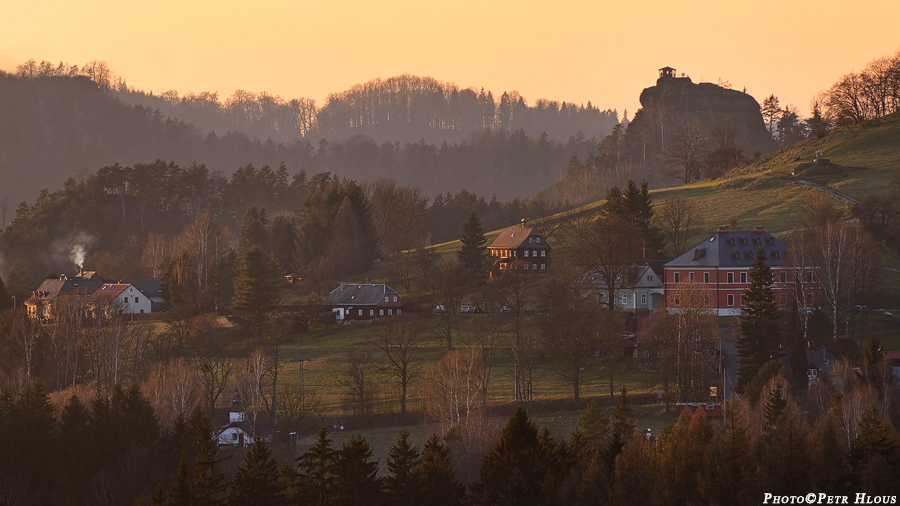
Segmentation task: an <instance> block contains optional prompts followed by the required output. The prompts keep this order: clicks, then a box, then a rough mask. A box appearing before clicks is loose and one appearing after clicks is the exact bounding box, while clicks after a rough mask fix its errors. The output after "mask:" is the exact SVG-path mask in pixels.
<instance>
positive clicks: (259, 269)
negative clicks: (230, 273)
mask: <svg viewBox="0 0 900 506" xmlns="http://www.w3.org/2000/svg"><path fill="white" fill-rule="evenodd" d="M280 287H281V282H280V279H279V274H278V271H277V270H276V268H275V265H274V262H273V261H272V258H271V257H270V256H269V254H268V253H266V252H265V251H264V250H263V249H262V248H261V247H260V246H249V247H248V248H247V249H246V250H245V251H244V252H243V253H241V256H240V259H239V260H238V263H237V266H236V268H235V277H234V298H233V299H232V301H231V311H232V314H233V315H234V316H235V317H236V319H238V321H240V322H241V323H244V324H245V325H247V326H249V327H251V328H253V329H254V330H256V331H257V332H260V331H261V328H262V325H263V323H265V321H266V317H267V315H268V314H269V313H271V312H272V311H273V310H274V309H275V307H276V306H277V305H278V302H279V301H280V299H281V292H280Z"/></svg>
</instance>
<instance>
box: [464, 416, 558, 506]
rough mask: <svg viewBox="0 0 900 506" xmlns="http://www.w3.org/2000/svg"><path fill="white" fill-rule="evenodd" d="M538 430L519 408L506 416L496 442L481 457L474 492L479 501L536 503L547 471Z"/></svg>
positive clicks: (511, 505) (516, 504)
mask: <svg viewBox="0 0 900 506" xmlns="http://www.w3.org/2000/svg"><path fill="white" fill-rule="evenodd" d="M548 457H549V455H545V454H544V452H543V448H542V447H541V444H540V441H539V439H538V432H537V429H536V428H535V426H534V424H533V423H532V422H531V420H529V419H528V414H527V413H526V412H525V410H524V409H523V408H518V409H516V412H515V413H513V415H512V416H511V417H510V418H509V421H508V422H507V423H506V427H504V428H503V434H502V435H501V436H500V440H499V441H497V444H496V445H495V446H494V447H493V448H492V449H491V450H490V451H489V452H488V453H487V455H485V456H484V458H482V459H481V471H480V473H479V475H480V481H479V483H478V484H477V488H476V490H477V492H478V496H479V500H480V502H481V504H485V505H498V506H499V505H509V506H522V505H528V504H537V503H538V499H539V497H540V493H541V487H542V485H543V483H544V479H545V477H546V474H547V459H548Z"/></svg>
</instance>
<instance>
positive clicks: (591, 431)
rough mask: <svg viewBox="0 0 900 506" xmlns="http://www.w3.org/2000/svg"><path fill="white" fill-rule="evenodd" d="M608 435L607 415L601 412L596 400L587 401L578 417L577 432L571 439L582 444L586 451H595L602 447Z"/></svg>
mask: <svg viewBox="0 0 900 506" xmlns="http://www.w3.org/2000/svg"><path fill="white" fill-rule="evenodd" d="M608 435H609V417H607V416H606V415H604V414H603V412H602V411H601V410H600V409H599V408H598V407H597V403H596V402H594V401H591V402H589V403H588V405H587V409H585V410H584V414H582V415H581V418H579V419H578V432H576V433H575V437H574V438H573V439H576V440H577V441H578V442H579V443H580V444H583V445H584V447H585V450H586V451H587V452H597V451H600V450H601V449H602V448H603V444H604V443H605V442H606V437H607V436H608Z"/></svg>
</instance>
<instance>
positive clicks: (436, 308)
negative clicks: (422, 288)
mask: <svg viewBox="0 0 900 506" xmlns="http://www.w3.org/2000/svg"><path fill="white" fill-rule="evenodd" d="M434 312H435V313H446V312H447V308H445V307H444V305H443V304H438V305H437V306H434Z"/></svg>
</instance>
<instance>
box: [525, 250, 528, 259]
mask: <svg viewBox="0 0 900 506" xmlns="http://www.w3.org/2000/svg"><path fill="white" fill-rule="evenodd" d="M525 258H528V250H525Z"/></svg>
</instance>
